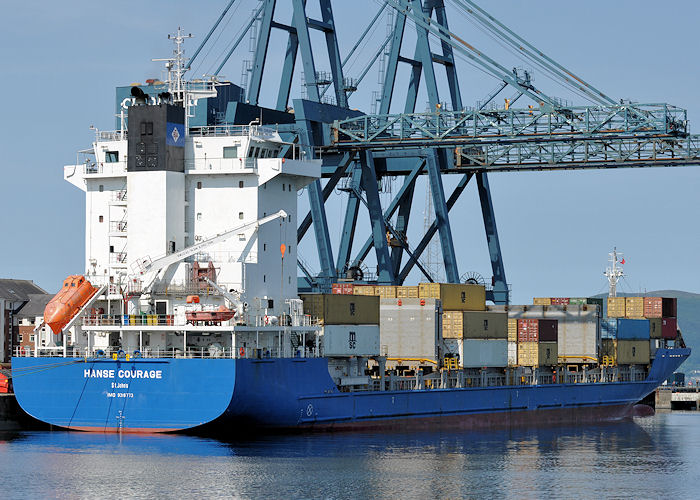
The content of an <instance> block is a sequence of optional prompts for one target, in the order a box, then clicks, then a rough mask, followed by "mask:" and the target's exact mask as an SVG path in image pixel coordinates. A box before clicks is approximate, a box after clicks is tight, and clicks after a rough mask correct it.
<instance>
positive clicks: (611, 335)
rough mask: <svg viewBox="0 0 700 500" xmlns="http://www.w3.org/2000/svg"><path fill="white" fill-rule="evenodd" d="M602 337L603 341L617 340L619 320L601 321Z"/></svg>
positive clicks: (608, 319) (607, 319)
mask: <svg viewBox="0 0 700 500" xmlns="http://www.w3.org/2000/svg"><path fill="white" fill-rule="evenodd" d="M600 337H601V338H603V339H616V338H617V318H606V319H602V320H600Z"/></svg>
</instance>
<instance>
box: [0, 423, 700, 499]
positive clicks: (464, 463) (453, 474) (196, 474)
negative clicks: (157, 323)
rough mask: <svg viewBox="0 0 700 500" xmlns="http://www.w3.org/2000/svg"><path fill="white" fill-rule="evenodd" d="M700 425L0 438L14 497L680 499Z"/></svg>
mask: <svg viewBox="0 0 700 500" xmlns="http://www.w3.org/2000/svg"><path fill="white" fill-rule="evenodd" d="M697 423H700V416H698V415H697V414H676V413H674V414H667V415H657V416H655V417H652V418H646V419H638V420H636V421H633V422H632V421H630V422H623V423H618V424H610V425H597V426H582V427H555V428H537V429H512V430H498V431H478V432H476V431H474V432H458V433H450V432H436V433H411V434H401V433H391V434H350V433H348V434H313V435H292V436H269V437H255V438H251V439H247V440H240V439H238V440H235V441H221V440H216V439H211V438H203V437H195V436H179V435H178V436H176V435H150V436H139V435H123V436H118V435H103V434H88V433H73V432H24V433H12V434H0V474H1V475H0V477H2V478H3V480H2V481H3V485H4V486H6V487H8V488H9V489H8V490H5V491H14V492H21V495H19V496H28V495H36V496H58V497H64V496H67V497H74V496H78V497H84V496H106V495H114V494H116V493H119V492H120V493H123V494H126V493H128V495H129V496H135V497H143V498H146V497H154V496H156V497H161V496H174V495H177V496H180V497H192V496H202V495H205V496H207V497H212V496H243V497H258V496H266V497H275V498H276V497H281V496H287V497H308V498H318V497H323V498H329V497H330V498H368V497H378V498H385V497H396V496H398V495H402V496H406V497H409V498H416V497H423V498H426V497H427V498H436V497H451V498H454V497H477V496H480V497H483V496H486V497H504V498H513V497H519V498H521V497H525V498H534V497H541V496H544V495H551V496H554V495H556V496H558V497H565V498H569V497H584V498H590V497H609V496H624V497H630V496H632V497H633V496H644V497H649V496H652V497H655V496H664V497H666V496H671V495H674V496H677V497H680V498H685V497H694V494H693V493H694V491H693V490H692V484H693V482H695V481H697V480H698V479H700V477H698V475H700V473H699V472H698V469H699V468H698V467H697V465H696V464H697V463H698V459H700V452H698V450H699V449H700V429H698V426H697V425H696V424H697Z"/></svg>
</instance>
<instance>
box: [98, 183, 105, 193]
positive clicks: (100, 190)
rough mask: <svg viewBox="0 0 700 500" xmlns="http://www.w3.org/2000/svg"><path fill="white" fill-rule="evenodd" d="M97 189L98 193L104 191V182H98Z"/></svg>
mask: <svg viewBox="0 0 700 500" xmlns="http://www.w3.org/2000/svg"><path fill="white" fill-rule="evenodd" d="M97 190H98V191H99V192H100V193H102V192H104V190H105V186H104V184H100V186H99V187H98V188H97Z"/></svg>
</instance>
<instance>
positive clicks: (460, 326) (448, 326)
mask: <svg viewBox="0 0 700 500" xmlns="http://www.w3.org/2000/svg"><path fill="white" fill-rule="evenodd" d="M419 300H420V299H419ZM432 300H435V299H432ZM463 336H464V313H463V312H462V311H445V312H443V313H442V338H444V339H461V338H462V337H463Z"/></svg>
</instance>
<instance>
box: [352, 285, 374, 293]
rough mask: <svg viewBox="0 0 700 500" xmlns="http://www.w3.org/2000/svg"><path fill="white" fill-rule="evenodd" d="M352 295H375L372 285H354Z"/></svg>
mask: <svg viewBox="0 0 700 500" xmlns="http://www.w3.org/2000/svg"><path fill="white" fill-rule="evenodd" d="M352 293H353V295H376V294H375V293H374V285H355V286H354V287H353V289H352Z"/></svg>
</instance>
